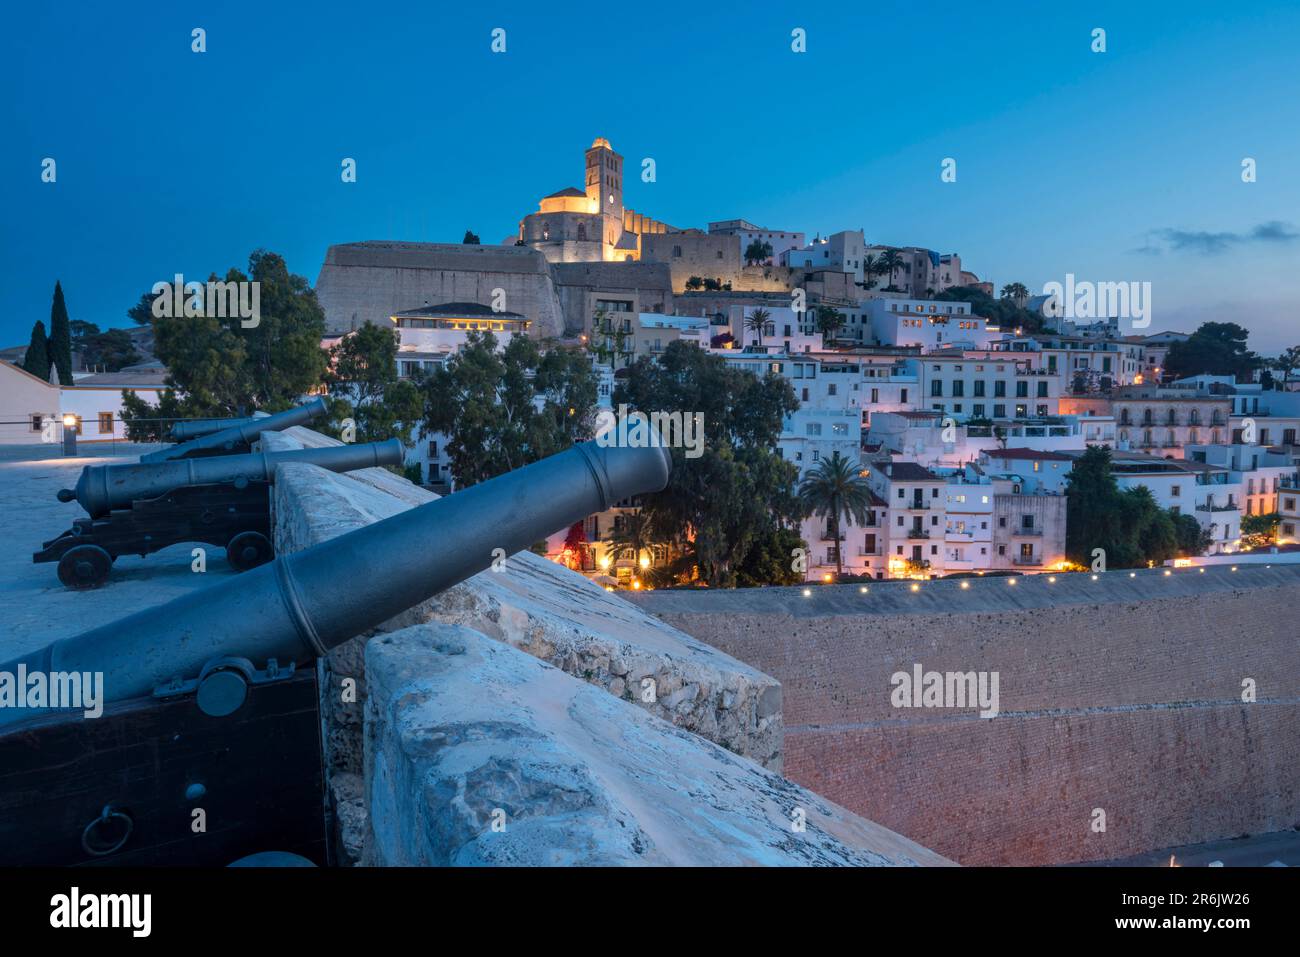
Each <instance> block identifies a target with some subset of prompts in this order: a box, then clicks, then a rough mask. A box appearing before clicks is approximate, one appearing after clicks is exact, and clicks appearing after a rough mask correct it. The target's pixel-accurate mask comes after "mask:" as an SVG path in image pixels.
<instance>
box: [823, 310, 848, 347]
mask: <svg viewBox="0 0 1300 957" xmlns="http://www.w3.org/2000/svg"><path fill="white" fill-rule="evenodd" d="M843 328H844V313H842V312H840V311H839V310H838V309H836V308H834V307H832V306H818V307H817V331H818V332H820V333H821V334H822V337H823V339H825V340H826V342H827V343H829V342H831V341H832V340H833V339H834V338H835V335H836V333H838V332H839V331H840V330H841V329H843Z"/></svg>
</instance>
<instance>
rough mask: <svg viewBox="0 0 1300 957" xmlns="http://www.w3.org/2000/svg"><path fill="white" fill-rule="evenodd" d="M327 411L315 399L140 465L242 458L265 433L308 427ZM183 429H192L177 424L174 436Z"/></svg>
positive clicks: (212, 434)
mask: <svg viewBox="0 0 1300 957" xmlns="http://www.w3.org/2000/svg"><path fill="white" fill-rule="evenodd" d="M326 411H327V407H326V405H325V400H324V399H313V400H312V401H311V402H308V403H306V404H304V405H299V406H295V407H294V408H292V409H288V410H286V411H284V412H277V413H276V414H275V415H265V416H261V417H260V418H253V419H236V420H234V421H235V422H236V423H238V424H236V425H232V426H230V427H229V428H224V429H218V430H217V431H215V432H209V433H207V434H205V435H200V436H199V437H198V438H195V439H190V440H189V441H188V442H182V443H180V444H179V445H172V446H169V447H167V448H163V449H158V450H157V451H156V452H148V453H146V454H144V455H142V456H140V461H141V462H168V461H171V460H172V459H193V458H203V457H206V456H212V455H238V454H240V453H244V452H247V451H249V450H250V449H251V448H252V447H253V443H254V442H256V441H257V440H258V438H259V437H260V436H261V434H262V433H263V432H280V431H283V430H284V429H287V428H289V427H290V426H294V425H305V424H307V423H308V422H312V421H314V420H315V419H319V418H320V417H321V416H322V415H324V414H325V413H326ZM181 425H187V426H188V423H180V422H178V423H176V425H174V426H172V433H173V434H175V432H176V428H177V427H178V426H181Z"/></svg>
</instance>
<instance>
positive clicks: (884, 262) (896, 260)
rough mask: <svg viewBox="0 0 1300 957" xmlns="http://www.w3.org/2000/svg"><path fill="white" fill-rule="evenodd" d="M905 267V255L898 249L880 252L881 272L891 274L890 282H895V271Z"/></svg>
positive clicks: (891, 283)
mask: <svg viewBox="0 0 1300 957" xmlns="http://www.w3.org/2000/svg"><path fill="white" fill-rule="evenodd" d="M902 268H903V257H902V256H900V255H899V254H898V250H897V249H886V250H885V251H884V252H883V253H881V254H880V274H881V275H882V276H883V275H888V276H889V284H890V285H891V286H892V285H893V284H894V273H895V272H896V271H897V270H899V269H902Z"/></svg>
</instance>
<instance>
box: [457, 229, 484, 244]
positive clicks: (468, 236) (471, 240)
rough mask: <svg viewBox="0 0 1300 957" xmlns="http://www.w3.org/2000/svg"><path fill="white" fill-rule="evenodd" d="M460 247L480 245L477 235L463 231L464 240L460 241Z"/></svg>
mask: <svg viewBox="0 0 1300 957" xmlns="http://www.w3.org/2000/svg"><path fill="white" fill-rule="evenodd" d="M461 245H463V246H479V245H481V242H480V241H479V238H478V234H477V233H472V232H470V231H469V230H468V229H467V230H465V238H464V239H462V240H461Z"/></svg>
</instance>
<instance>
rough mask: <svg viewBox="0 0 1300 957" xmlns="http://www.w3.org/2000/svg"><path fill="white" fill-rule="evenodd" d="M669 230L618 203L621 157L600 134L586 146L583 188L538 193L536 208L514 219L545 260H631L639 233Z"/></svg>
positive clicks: (636, 250) (523, 240)
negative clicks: (585, 171) (544, 194)
mask: <svg viewBox="0 0 1300 957" xmlns="http://www.w3.org/2000/svg"><path fill="white" fill-rule="evenodd" d="M675 232H679V230H676V229H674V228H673V227H672V226H669V225H667V224H666V223H661V222H659V221H658V220H655V219H650V218H649V217H647V216H642V215H641V214H640V213H637V212H634V211H633V210H631V209H628V208H626V207H625V206H624V205H623V157H622V156H620V155H619V154H618V153H615V152H614V148H613V147H612V146H610V145H609V140H607V139H605V138H604V137H603V136H601V137H597V139H596V141H595V142H594V143H592V144H591V148H590V149H588V150H587V173H586V187H585V189H577V188H576V187H572V186H571V187H569V188H567V189H562V190H560V191H559V192H556V193H551V194H550V195H549V196H544V197H542V200H541V202H540V203H539V204H538V209H537V212H535V213H530V214H529V215H527V216H525V217H524V218H523V219H522V220H521V221H520V223H519V242H520V244H522V245H525V246H531V247H533V248H534V249H536V250H538V251H540V252H541V253H542V254H543V255H544V256H545V257H546V258H547V260H548V261H549V262H635V261H638V260H640V258H641V237H642V236H644V235H647V234H651V233H675Z"/></svg>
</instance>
